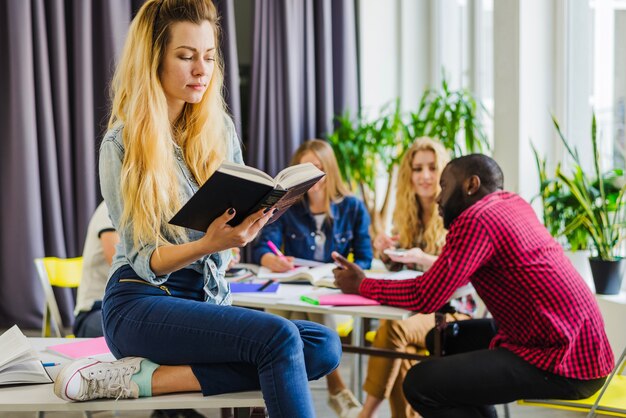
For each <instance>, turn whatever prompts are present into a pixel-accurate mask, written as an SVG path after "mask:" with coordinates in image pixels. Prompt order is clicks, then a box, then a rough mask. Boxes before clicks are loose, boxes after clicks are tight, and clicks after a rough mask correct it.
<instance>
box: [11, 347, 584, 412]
mask: <svg viewBox="0 0 626 418" xmlns="http://www.w3.org/2000/svg"><path fill="white" fill-rule="evenodd" d="M351 356H352V354H345V355H344V357H345V359H344V361H343V362H342V365H341V366H340V367H341V372H342V375H343V376H344V377H345V378H346V380H347V379H348V378H349V376H350V368H351V367H350V366H351V364H352V361H351V359H352V358H351ZM311 390H312V392H313V400H314V402H315V410H316V412H317V416H318V418H335V417H336V415H335V414H334V413H333V411H332V410H331V409H330V408H329V407H328V405H326V396H327V392H326V384H325V381H323V380H322V381H317V382H312V383H311ZM509 408H510V412H511V418H577V417H578V418H583V417H584V416H585V414H583V413H575V412H568V411H557V410H550V409H543V408H534V407H527V406H524V407H522V406H519V405H517V404H515V403H512V404H510V405H509ZM502 411H503V409H502V408H501V407H498V414H499V417H501V418H502V417H504V413H503V412H502ZM199 412H201V413H202V414H204V415H205V416H206V417H207V418H220V412H219V411H218V410H201V411H199ZM150 414H151V411H121V412H119V413H117V414H115V413H112V412H107V411H103V412H98V413H95V414H94V415H93V416H94V418H109V417H115V418H124V417H133V418H149V417H150ZM34 417H36V414H35V413H28V412H0V418H34ZM45 417H46V418H80V417H82V414H81V413H79V412H48V413H46V414H45ZM389 417H390V413H389V407H388V405H387V403H384V404H383V406H382V407H381V410H380V411H379V415H378V418H389ZM294 418H295V417H294Z"/></svg>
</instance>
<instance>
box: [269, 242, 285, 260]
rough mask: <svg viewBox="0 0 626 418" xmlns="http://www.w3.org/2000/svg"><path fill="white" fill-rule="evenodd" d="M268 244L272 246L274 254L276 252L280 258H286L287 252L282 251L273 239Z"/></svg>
mask: <svg viewBox="0 0 626 418" xmlns="http://www.w3.org/2000/svg"><path fill="white" fill-rule="evenodd" d="M267 246H268V247H270V250H272V252H273V253H274V254H276V255H277V256H279V257H280V258H285V254H283V253H281V252H280V250H279V249H278V247H277V246H276V244H274V243H273V242H272V241H270V240H268V241H267Z"/></svg>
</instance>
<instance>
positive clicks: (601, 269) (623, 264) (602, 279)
mask: <svg viewBox="0 0 626 418" xmlns="http://www.w3.org/2000/svg"><path fill="white" fill-rule="evenodd" d="M589 265H590V266H591V275H592V276H593V282H594V284H595V285H596V293H597V294H599V295H617V294H618V293H619V291H620V289H621V287H622V277H624V272H625V271H626V259H624V258H620V259H618V260H615V261H607V260H601V259H599V258H590V259H589Z"/></svg>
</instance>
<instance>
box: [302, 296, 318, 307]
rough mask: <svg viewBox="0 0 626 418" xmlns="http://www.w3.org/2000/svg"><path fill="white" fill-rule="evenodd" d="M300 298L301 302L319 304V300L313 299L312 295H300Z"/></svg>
mask: <svg viewBox="0 0 626 418" xmlns="http://www.w3.org/2000/svg"><path fill="white" fill-rule="evenodd" d="M300 300H301V301H302V302H306V303H310V304H311V305H319V304H320V301H319V300H317V299H313V298H312V297H309V296H304V295H302V296H300Z"/></svg>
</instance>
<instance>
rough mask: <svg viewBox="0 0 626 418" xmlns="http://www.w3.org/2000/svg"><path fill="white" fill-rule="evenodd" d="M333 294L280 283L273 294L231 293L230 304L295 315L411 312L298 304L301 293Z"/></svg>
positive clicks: (398, 315) (375, 315)
mask: <svg viewBox="0 0 626 418" xmlns="http://www.w3.org/2000/svg"><path fill="white" fill-rule="evenodd" d="M315 292H320V293H322V292H336V290H332V289H324V288H316V287H313V286H311V285H304V284H286V283H281V285H280V286H279V288H278V291H277V292H276V293H263V292H261V293H258V294H257V293H253V292H250V293H233V305H236V306H244V307H248V308H261V309H282V310H287V311H295V312H312V313H327V314H339V315H353V316H357V317H361V318H377V319H395V320H401V319H406V318H408V317H409V316H411V315H413V313H412V312H411V311H408V310H406V309H402V308H394V307H392V306H383V305H380V306H319V305H312V304H310V303H306V302H302V301H300V296H301V295H303V294H311V293H315Z"/></svg>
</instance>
